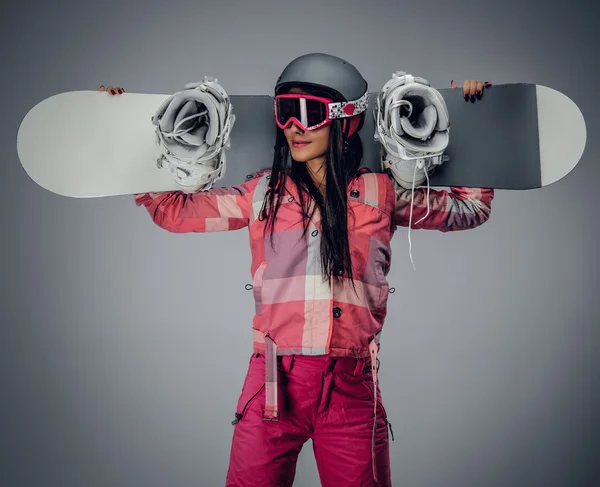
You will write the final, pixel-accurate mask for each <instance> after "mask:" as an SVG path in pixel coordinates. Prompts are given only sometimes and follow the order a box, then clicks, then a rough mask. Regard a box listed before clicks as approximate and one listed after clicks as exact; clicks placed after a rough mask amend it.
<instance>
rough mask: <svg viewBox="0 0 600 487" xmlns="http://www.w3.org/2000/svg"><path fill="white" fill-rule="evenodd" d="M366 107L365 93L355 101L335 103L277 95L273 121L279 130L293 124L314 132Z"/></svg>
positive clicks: (306, 97) (314, 97) (300, 96)
mask: <svg viewBox="0 0 600 487" xmlns="http://www.w3.org/2000/svg"><path fill="white" fill-rule="evenodd" d="M367 105H368V95H367V93H365V94H364V95H363V96H362V97H361V98H360V99H358V100H356V101H351V102H337V103H334V102H333V100H330V99H329V98H321V97H318V96H312V95H304V94H287V95H277V96H276V97H275V120H276V122H277V126H278V127H279V128H281V129H285V128H287V127H290V126H291V125H292V124H293V123H295V124H296V125H298V126H299V127H300V128H301V129H302V130H316V129H318V128H321V127H325V126H327V125H329V124H330V123H331V122H332V121H333V120H334V119H336V118H345V117H352V116H354V115H358V114H360V113H362V112H364V111H365V110H366V109H367Z"/></svg>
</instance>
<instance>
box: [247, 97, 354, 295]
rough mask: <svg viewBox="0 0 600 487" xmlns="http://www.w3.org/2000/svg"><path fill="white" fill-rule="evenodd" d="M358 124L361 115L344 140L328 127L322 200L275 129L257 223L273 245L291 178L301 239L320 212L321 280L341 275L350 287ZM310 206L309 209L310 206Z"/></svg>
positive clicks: (337, 125) (338, 129)
mask: <svg viewBox="0 0 600 487" xmlns="http://www.w3.org/2000/svg"><path fill="white" fill-rule="evenodd" d="M302 88H303V89H304V90H305V91H306V92H308V93H309V94H311V95H314V96H321V97H325V98H330V99H331V98H334V101H335V98H336V97H335V96H332V93H330V92H328V91H324V90H322V89H314V88H311V87H306V86H302ZM363 121H364V115H363V119H362V120H361V123H360V125H359V127H358V129H357V130H356V131H355V132H354V134H353V135H352V136H351V137H350V138H349V139H348V138H347V137H346V136H345V134H344V133H343V131H342V129H343V120H339V119H336V120H334V121H333V123H332V124H331V125H330V132H329V148H328V152H327V154H326V161H325V198H323V195H322V194H321V191H319V189H318V188H317V186H316V185H315V184H314V182H313V180H312V178H311V176H310V173H309V171H308V168H307V165H306V163H304V162H297V161H295V160H293V158H292V157H291V154H290V149H289V145H288V142H287V139H286V138H285V135H284V132H283V130H282V129H280V128H279V127H277V135H276V140H275V148H274V149H275V153H274V157H273V166H272V169H271V178H270V180H269V185H268V189H267V193H266V195H265V200H264V202H263V207H262V210H261V214H260V216H259V219H261V220H265V219H266V220H267V224H266V228H265V231H268V229H269V228H270V233H271V245H273V233H274V222H275V218H276V216H277V211H278V210H279V207H280V205H281V202H282V201H283V198H285V196H286V194H285V192H286V182H287V179H288V178H290V179H291V180H292V181H293V182H294V183H295V184H296V186H297V187H298V194H299V197H300V205H301V207H302V214H303V223H304V232H303V234H302V235H303V237H304V236H305V235H306V232H307V230H308V223H309V221H310V219H311V218H312V217H313V215H314V213H315V210H316V208H319V211H320V214H321V226H322V232H321V264H322V268H323V275H324V278H325V280H327V281H330V282H331V278H332V277H334V278H335V279H336V280H338V281H339V280H341V279H342V277H343V276H344V275H345V276H346V277H347V278H348V279H350V280H351V282H352V284H353V285H354V281H353V273H352V261H351V258H350V245H349V241H348V204H347V188H348V184H349V183H350V181H351V180H352V179H353V178H354V177H356V176H357V173H358V170H359V168H360V165H361V163H362V158H363V145H362V141H361V139H360V137H359V135H358V131H359V130H360V128H361V127H362V123H363ZM347 125H350V124H349V123H348V124H347ZM276 198H277V202H276V203H275V199H276ZM313 201H314V204H312V205H311V202H313ZM311 206H312V211H310V207H311ZM309 211H310V213H309Z"/></svg>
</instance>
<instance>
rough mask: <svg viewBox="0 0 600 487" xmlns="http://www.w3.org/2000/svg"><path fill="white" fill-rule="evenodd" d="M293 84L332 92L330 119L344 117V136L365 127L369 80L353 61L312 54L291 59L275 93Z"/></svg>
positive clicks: (347, 136)
mask: <svg viewBox="0 0 600 487" xmlns="http://www.w3.org/2000/svg"><path fill="white" fill-rule="evenodd" d="M292 87H298V88H305V89H307V91H308V90H310V89H315V88H316V89H318V90H319V91H324V92H326V93H327V94H328V95H329V98H331V99H332V100H333V101H334V103H335V105H333V106H330V107H329V113H328V117H329V119H336V118H343V119H344V129H343V131H344V136H345V137H346V138H350V137H352V136H353V135H354V134H355V133H357V132H358V131H359V130H360V129H361V128H362V126H363V123H364V116H365V111H366V109H367V106H368V99H367V96H368V93H367V90H368V83H367V82H366V81H365V79H364V78H363V77H362V75H361V74H360V72H359V71H358V70H357V69H356V68H355V67H354V66H353V65H352V64H350V63H349V62H347V61H345V60H344V59H341V58H339V57H336V56H333V55H330V54H323V53H311V54H305V55H302V56H300V57H298V58H296V59H294V60H293V61H292V62H290V63H289V64H288V65H287V66H286V67H285V69H284V70H283V72H282V73H281V75H280V76H279V78H278V79H277V83H276V84H275V95H280V94H282V93H285V92H287V91H288V90H289V89H291V88H292Z"/></svg>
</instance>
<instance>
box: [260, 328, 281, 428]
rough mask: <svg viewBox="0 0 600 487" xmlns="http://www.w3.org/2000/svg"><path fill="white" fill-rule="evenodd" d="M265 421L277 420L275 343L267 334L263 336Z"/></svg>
mask: <svg viewBox="0 0 600 487" xmlns="http://www.w3.org/2000/svg"><path fill="white" fill-rule="evenodd" d="M265 358H266V364H265V409H264V410H263V419H264V420H265V421H279V408H278V406H277V378H278V375H279V374H278V373H277V345H276V344H275V342H274V341H273V340H271V337H270V336H269V335H266V336H265Z"/></svg>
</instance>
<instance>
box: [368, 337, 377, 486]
mask: <svg viewBox="0 0 600 487" xmlns="http://www.w3.org/2000/svg"><path fill="white" fill-rule="evenodd" d="M377 348H378V343H377V340H376V339H375V338H374V339H373V340H371V342H370V343H369V351H370V352H371V375H372V376H373V436H372V443H371V457H372V459H373V462H372V463H373V478H374V479H375V483H377V467H376V464H375V463H376V462H375V433H376V431H377Z"/></svg>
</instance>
